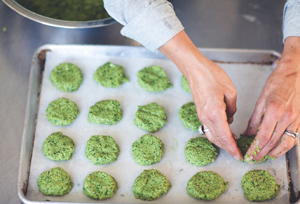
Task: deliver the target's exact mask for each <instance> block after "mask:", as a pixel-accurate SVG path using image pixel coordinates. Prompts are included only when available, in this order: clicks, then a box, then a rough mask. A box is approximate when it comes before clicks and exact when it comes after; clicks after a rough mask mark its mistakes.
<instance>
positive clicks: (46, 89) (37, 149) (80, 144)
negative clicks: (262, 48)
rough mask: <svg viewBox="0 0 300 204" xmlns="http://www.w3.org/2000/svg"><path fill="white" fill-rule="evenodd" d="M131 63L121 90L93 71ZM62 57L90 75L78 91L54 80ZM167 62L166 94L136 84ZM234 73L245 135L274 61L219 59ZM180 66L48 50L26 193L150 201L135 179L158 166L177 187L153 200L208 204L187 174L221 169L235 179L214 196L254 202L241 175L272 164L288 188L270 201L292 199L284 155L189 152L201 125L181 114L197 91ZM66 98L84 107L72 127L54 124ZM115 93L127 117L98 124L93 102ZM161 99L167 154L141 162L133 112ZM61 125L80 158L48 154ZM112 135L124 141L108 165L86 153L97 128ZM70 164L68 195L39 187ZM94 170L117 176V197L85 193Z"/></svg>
mask: <svg viewBox="0 0 300 204" xmlns="http://www.w3.org/2000/svg"><path fill="white" fill-rule="evenodd" d="M107 61H110V62H112V63H116V64H120V65H122V66H124V68H125V73H126V75H127V76H128V77H129V79H130V83H125V84H123V85H122V86H121V87H119V88H117V89H110V88H105V87H102V86H101V85H99V84H97V83H96V82H95V81H94V80H93V74H94V71H95V70H96V69H97V68H98V67H99V66H100V65H102V64H104V63H105V62H107ZM61 62H70V63H74V64H75V65H77V66H79V67H80V68H81V69H82V71H83V75H84V80H83V83H82V85H81V87H80V88H79V90H78V91H76V92H73V93H63V92H61V91H59V90H57V89H56V88H55V87H54V86H53V85H52V84H51V82H50V80H49V77H50V73H51V71H52V69H53V68H54V67H55V66H57V65H58V64H59V63H61ZM154 64H155V65H159V66H161V67H162V68H163V69H164V70H165V72H166V74H167V75H168V77H169V79H170V81H171V83H172V84H173V88H170V89H167V90H166V91H164V92H160V93H148V92H146V91H144V90H142V89H141V88H140V87H139V86H138V85H137V83H136V81H137V78H136V73H137V71H138V70H140V69H142V68H144V67H146V66H149V65H154ZM220 66H221V67H222V68H223V69H224V70H225V71H226V72H227V73H228V74H229V76H230V78H231V79H232V80H233V83H234V84H235V86H236V88H237V91H238V100H237V108H238V111H237V113H236V115H235V121H234V123H233V124H232V125H231V127H232V130H233V132H234V133H235V134H237V135H239V134H240V133H242V132H243V130H244V129H245V128H246V126H247V122H248V119H249V118H250V116H251V113H252V111H253V108H254V104H255V102H256V100H257V98H258V96H259V93H260V91H261V89H262V87H263V85H264V82H265V80H266V79H267V77H268V76H269V74H270V73H271V72H272V69H271V66H267V65H253V64H220ZM180 80H181V73H180V72H179V71H178V69H177V68H176V67H175V66H174V65H173V63H172V62H170V61H169V60H162V59H153V58H152V59H142V58H140V57H139V58H118V57H110V56H108V55H103V54H97V53H91V52H81V51H79V50H75V51H72V49H70V50H68V49H64V50H62V51H59V50H56V51H55V52H48V53H47V57H46V65H45V71H44V78H43V82H42V93H41V98H40V107H39V112H38V121H37V128H36V134H35V141H34V148H33V153H32V154H33V155H32V162H31V168H30V177H29V186H28V191H27V196H26V197H27V198H28V199H29V200H32V201H45V200H51V201H68V202H86V203H93V202H105V203H148V202H146V201H141V200H138V199H135V198H134V195H133V193H132V191H131V186H132V184H133V182H134V180H135V178H136V177H137V176H138V175H139V174H140V173H141V172H142V171H143V170H144V169H153V168H154V169H158V170H160V171H161V172H162V173H164V174H165V175H166V176H167V178H168V179H169V180H170V182H171V183H172V185H173V187H172V188H171V189H170V191H169V192H168V193H167V194H166V195H165V196H163V197H161V198H159V199H157V200H155V201H153V202H151V203H201V202H204V201H199V200H196V199H194V198H192V197H190V196H188V195H187V193H186V184H187V182H188V180H189V179H190V178H191V177H192V176H193V175H194V174H195V173H197V172H198V171H204V170H207V171H210V170H211V171H215V172H217V173H219V174H220V175H221V176H222V177H223V178H224V180H225V181H229V187H228V190H227V191H226V192H225V193H224V194H223V195H222V196H220V197H219V198H218V199H216V200H214V201H211V203H212V202H213V203H248V201H247V200H246V199H245V198H244V197H243V191H242V189H241V185H240V181H241V178H242V176H243V175H244V174H245V173H246V172H248V171H249V170H253V169H265V170H269V172H270V173H271V175H273V176H274V177H275V179H276V181H277V183H279V184H280V185H281V186H282V188H281V191H280V192H279V195H278V196H277V197H276V198H275V199H273V200H271V201H269V203H289V202H288V185H287V184H288V181H287V170H286V161H285V157H284V156H283V157H281V158H279V159H276V160H274V161H270V160H268V161H267V162H265V163H263V164H258V165H249V164H245V163H241V162H238V161H236V160H235V159H234V158H232V157H231V156H230V155H229V154H228V153H227V152H226V151H223V150H221V151H220V155H219V156H218V157H217V160H216V161H215V162H213V163H211V164H209V165H207V166H204V167H195V166H192V165H190V164H189V163H188V162H187V161H186V159H185V156H184V148H185V144H186V143H187V141H188V140H189V139H190V138H193V137H197V136H200V135H199V134H198V133H196V132H192V131H191V130H189V129H186V128H184V126H183V125H182V124H181V121H180V119H179V117H178V110H179V108H180V107H181V106H182V105H183V104H185V103H187V102H190V101H192V96H191V94H188V93H186V92H185V91H184V90H183V89H182V88H181V87H180ZM60 97H66V98H68V99H70V100H72V101H74V102H75V103H76V104H77V106H78V108H79V111H80V114H79V116H78V118H77V119H76V121H75V122H73V123H72V124H71V125H69V126H65V127H58V126H54V125H52V124H51V123H50V122H49V121H48V119H47V118H46V108H47V106H48V104H49V103H50V102H51V101H53V100H56V99H58V98H60ZM106 99H115V100H118V101H120V103H121V108H122V110H123V119H122V120H121V121H120V122H119V123H118V124H116V125H112V126H109V125H98V124H91V123H88V122H87V115H88V110H89V107H90V106H92V105H94V104H95V103H96V102H98V101H100V100H106ZM151 102H157V103H158V104H159V105H161V106H163V107H164V108H165V110H166V112H167V116H168V120H167V124H166V126H165V127H164V128H162V129H161V130H159V131H157V132H156V133H153V135H155V136H158V137H160V138H161V140H162V142H163V143H164V144H165V153H164V155H163V158H162V160H161V161H160V162H159V163H158V164H154V165H151V166H140V165H138V164H136V163H135V162H134V160H133V158H132V155H131V145H132V143H133V142H134V141H135V140H136V139H138V138H139V137H141V136H142V135H144V134H146V133H147V132H146V131H144V130H141V129H139V128H137V127H136V126H135V125H134V124H133V119H134V114H135V112H136V110H137V106H138V105H145V104H149V103H151ZM56 131H61V132H62V133H63V134H64V135H67V136H69V137H71V138H72V139H73V140H74V142H75V145H76V146H75V152H74V154H73V158H72V159H71V160H70V161H67V162H54V161H51V160H49V159H47V158H46V157H45V156H44V154H43V153H42V143H43V141H44V140H45V139H46V137H47V136H48V135H50V134H51V133H53V132H56ZM98 134H99V135H110V136H112V137H113V138H114V139H115V140H116V142H117V144H118V145H119V147H120V151H121V152H120V155H119V158H118V160H117V161H116V162H114V163H112V164H108V165H101V166H95V165H93V164H92V163H91V162H90V161H89V160H88V159H87V158H86V157H85V155H84V151H85V145H86V141H87V140H88V139H89V138H90V137H91V136H92V135H98ZM58 166H59V167H62V168H64V169H65V170H66V171H67V172H68V173H69V174H70V176H71V178H72V181H73V183H74V187H73V189H72V190H71V192H70V193H68V194H67V195H65V196H63V197H53V196H45V195H43V194H42V193H40V192H39V190H38V187H37V184H36V182H37V179H38V176H39V175H40V174H41V173H42V172H43V171H46V170H49V169H51V168H54V167H58ZM93 171H104V172H107V173H109V174H110V175H112V176H113V177H114V178H115V179H116V180H117V182H118V184H119V189H118V191H117V192H116V194H115V196H113V197H112V198H110V199H107V200H104V201H94V200H92V199H90V198H88V197H87V196H85V195H84V194H83V192H82V185H83V180H84V178H85V176H87V175H88V174H90V173H91V172H93Z"/></svg>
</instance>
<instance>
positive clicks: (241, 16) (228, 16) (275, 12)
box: [0, 0, 285, 204]
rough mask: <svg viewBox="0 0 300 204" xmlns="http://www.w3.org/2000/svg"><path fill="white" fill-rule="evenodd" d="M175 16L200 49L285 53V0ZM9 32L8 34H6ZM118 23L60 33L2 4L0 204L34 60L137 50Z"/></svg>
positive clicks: (226, 1)
mask: <svg viewBox="0 0 300 204" xmlns="http://www.w3.org/2000/svg"><path fill="white" fill-rule="evenodd" d="M171 2H172V3H173V5H174V8H175V11H176V13H177V15H178V17H179V18H180V20H181V21H182V24H183V25H184V27H185V31H186V32H187V34H188V35H189V36H190V38H191V39H192V41H193V42H194V43H195V45H196V46H198V47H201V48H242V49H270V50H275V51H278V52H281V51H282V48H283V44H282V32H281V26H282V10H283V6H284V3H285V0H243V1H240V0H186V1H182V0H173V1H171ZM4 27H5V28H6V29H7V30H6V31H5V32H4V31H3V30H2V29H3V28H4ZM121 28H122V26H121V25H120V24H114V25H111V26H108V27H102V28H91V29H72V30H69V29H62V28H54V27H49V26H45V25H42V24H39V23H36V22H33V21H31V20H28V19H26V18H24V17H22V16H20V15H19V14H17V13H15V12H14V11H12V10H11V9H9V8H8V7H7V6H6V5H5V4H4V3H3V2H2V1H1V2H0V107H1V109H0V134H1V135H0V137H1V143H0V155H1V157H0V174H1V176H0V203H1V204H2V203H20V199H19V198H18V196H17V176H18V168H19V165H18V163H19V156H20V155H19V154H20V144H21V135H22V130H23V123H24V118H25V111H26V110H25V107H26V100H27V92H28V80H29V72H30V66H31V58H32V55H33V53H34V51H35V50H36V49H37V48H38V47H40V46H41V45H44V44H111V45H139V43H137V42H135V41H133V40H130V39H128V38H125V37H123V36H121V35H120V29H121Z"/></svg>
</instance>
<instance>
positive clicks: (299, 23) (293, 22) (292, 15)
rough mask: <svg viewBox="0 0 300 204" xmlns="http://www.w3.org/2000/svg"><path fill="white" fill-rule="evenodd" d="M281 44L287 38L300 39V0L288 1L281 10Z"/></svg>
mask: <svg viewBox="0 0 300 204" xmlns="http://www.w3.org/2000/svg"><path fill="white" fill-rule="evenodd" d="M282 31H283V42H284V41H285V39H286V38H287V37H290V36H298V37H300V0H288V1H287V2H286V4H285V6H284V10H283V23H282Z"/></svg>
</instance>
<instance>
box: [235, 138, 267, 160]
mask: <svg viewBox="0 0 300 204" xmlns="http://www.w3.org/2000/svg"><path fill="white" fill-rule="evenodd" d="M255 136H256V135H252V136H249V137H248V136H243V135H241V137H240V138H239V139H238V140H237V146H238V148H239V149H240V150H241V153H242V155H243V156H244V160H243V162H246V163H247V161H246V159H245V158H247V159H250V158H251V156H250V155H246V153H247V151H248V149H249V148H250V146H251V144H252V142H253V141H254V139H255ZM255 150H256V151H258V152H259V148H258V146H257V145H256V146H255ZM255 150H253V151H252V152H251V154H252V155H254V156H256V155H257V152H256V151H255ZM268 158H270V156H269V155H266V156H264V157H263V158H262V159H261V160H259V161H258V162H257V164H259V163H263V162H265V161H266V160H267V159H268ZM253 162H254V163H255V160H252V161H251V163H253Z"/></svg>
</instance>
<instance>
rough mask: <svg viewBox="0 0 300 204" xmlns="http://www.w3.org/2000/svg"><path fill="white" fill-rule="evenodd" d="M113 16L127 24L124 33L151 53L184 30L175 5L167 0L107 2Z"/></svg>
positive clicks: (114, 0) (105, 4) (109, 0)
mask: <svg viewBox="0 0 300 204" xmlns="http://www.w3.org/2000/svg"><path fill="white" fill-rule="evenodd" d="M104 7H105V9H106V10H107V12H108V13H109V15H110V16H111V17H113V18H114V19H116V20H117V21H118V22H119V23H121V24H122V25H124V27H123V29H122V30H121V34H122V35H124V36H126V37H129V38H131V39H134V40H136V41H138V42H139V43H141V44H142V45H144V46H145V47H146V48H148V49H149V50H151V51H156V50H157V49H158V48H159V47H161V46H162V45H163V44H165V43H166V42H167V41H169V40H170V39H171V38H172V37H174V36H175V35H176V34H177V33H179V32H180V31H181V30H183V29H184V28H183V26H182V24H181V22H180V21H179V19H178V18H177V16H176V14H175V12H174V9H173V6H172V4H171V3H170V2H168V1H167V0H104Z"/></svg>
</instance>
